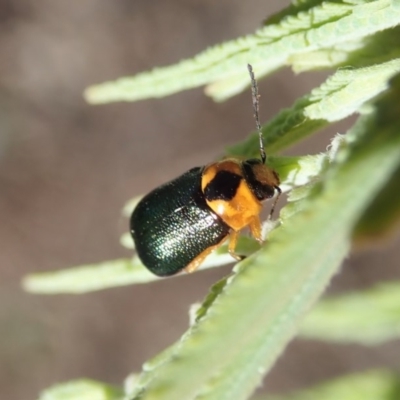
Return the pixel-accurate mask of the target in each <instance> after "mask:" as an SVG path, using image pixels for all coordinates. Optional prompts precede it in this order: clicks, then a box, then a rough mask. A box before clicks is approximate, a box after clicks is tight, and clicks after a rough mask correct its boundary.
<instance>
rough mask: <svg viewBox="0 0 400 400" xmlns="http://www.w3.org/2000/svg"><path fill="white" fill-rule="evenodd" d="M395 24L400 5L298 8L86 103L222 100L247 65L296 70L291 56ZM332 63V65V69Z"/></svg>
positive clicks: (241, 81) (117, 84)
mask: <svg viewBox="0 0 400 400" xmlns="http://www.w3.org/2000/svg"><path fill="white" fill-rule="evenodd" d="M399 24H400V7H399V5H398V1H391V0H375V1H368V0H364V1H362V0H353V1H322V0H321V1H315V2H308V3H307V4H305V3H302V2H297V3H296V4H294V5H292V6H291V7H289V8H288V9H287V10H286V11H285V12H281V13H279V14H278V15H277V16H275V17H271V18H270V19H269V24H268V25H266V26H264V27H263V28H261V29H259V30H258V31H257V32H255V34H253V35H248V36H245V37H242V38H238V39H236V40H232V41H230V42H226V43H223V44H220V45H217V46H215V47H212V48H210V49H208V50H206V51H204V52H202V53H200V54H198V55H197V56H195V57H193V58H192V59H187V60H183V61H181V62H180V63H178V64H176V65H172V66H168V67H164V68H155V69H154V70H152V71H150V72H143V73H140V74H137V75H135V76H133V77H125V78H120V79H118V80H116V81H112V82H105V83H103V84H100V85H96V86H92V87H89V88H88V89H87V90H86V92H85V97H86V99H87V100H88V101H89V102H90V103H94V104H95V103H96V104H98V103H108V102H112V101H134V100H140V99H145V98H150V97H163V96H167V95H170V94H173V93H176V92H178V91H181V90H185V89H189V88H194V87H198V86H201V85H208V87H207V89H206V93H207V94H208V95H210V96H212V97H213V98H214V99H216V100H225V99H226V98H228V97H230V96H232V95H234V94H236V93H238V92H240V91H242V90H243V89H244V88H246V87H248V85H249V79H248V74H247V71H246V68H245V66H246V64H247V63H251V64H253V67H254V69H255V72H256V75H257V76H258V77H259V78H261V77H262V76H264V75H267V74H269V73H271V72H272V71H275V70H276V69H278V68H281V67H282V66H284V65H285V64H287V63H290V62H291V59H293V60H294V62H295V63H296V65H298V61H297V60H298V58H296V59H294V58H293V56H294V55H299V57H303V54H306V53H310V52H315V51H317V50H318V49H326V48H327V47H329V48H333V47H335V46H339V45H341V44H344V43H348V42H356V41H359V40H361V39H362V38H364V37H366V36H369V35H372V34H373V33H375V32H379V31H382V30H384V29H388V28H391V27H393V26H396V25H399ZM336 63H337V61H336V59H333V61H332V62H331V65H335V64H336ZM318 66H319V65H318V64H317V65H309V67H310V68H312V67H318ZM303 69H304V68H303Z"/></svg>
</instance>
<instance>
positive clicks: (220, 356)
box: [135, 79, 400, 400]
mask: <svg viewBox="0 0 400 400" xmlns="http://www.w3.org/2000/svg"><path fill="white" fill-rule="evenodd" d="M399 98H400V79H397V80H396V81H394V82H393V88H392V90H391V91H389V92H388V93H387V94H386V95H385V96H384V97H383V98H382V99H381V100H380V101H379V103H378V106H377V112H376V113H373V114H371V115H369V116H365V117H363V118H362V119H360V121H359V122H358V123H357V124H356V126H355V127H354V128H353V129H352V130H351V132H349V134H348V135H347V136H346V137H345V140H344V141H343V142H342V144H341V146H340V148H339V149H338V150H337V152H336V153H335V159H334V160H332V162H331V164H330V167H329V168H328V169H327V170H326V173H325V177H324V180H323V181H322V182H321V183H320V184H317V185H316V186H315V187H314V190H312V191H311V193H310V195H309V197H308V198H307V200H305V201H304V202H303V208H302V210H301V211H299V212H297V213H296V214H294V215H293V216H292V217H291V221H290V224H289V223H288V224H284V225H283V226H281V227H279V228H277V229H276V230H275V231H274V232H273V234H272V235H271V239H270V241H269V242H268V244H267V245H266V246H264V247H263V248H262V249H261V251H259V252H257V253H256V254H254V255H253V256H250V257H249V258H247V259H246V260H244V261H243V262H241V263H240V264H238V265H237V267H236V268H235V274H234V275H233V276H232V277H230V278H229V279H228V280H227V282H226V284H225V285H224V286H223V287H222V289H221V290H218V291H216V295H215V296H214V297H213V298H212V301H211V302H209V303H210V304H209V305H207V304H203V312H202V314H201V315H203V316H202V317H201V318H200V319H199V320H198V322H197V323H196V324H194V325H193V326H192V327H191V328H190V329H189V331H188V332H187V333H186V334H185V335H184V336H183V337H182V339H181V341H180V342H178V343H177V344H175V345H174V346H172V347H171V348H170V349H168V350H169V351H168V352H167V353H163V355H164V356H163V357H161V358H158V359H157V360H158V361H157V362H156V363H154V364H152V363H151V362H150V363H147V364H146V368H145V372H143V375H142V377H141V379H139V383H138V388H137V392H136V393H135V394H136V395H137V396H139V397H135V399H139V398H140V399H141V400H155V399H157V400H163V399H182V400H183V399H194V398H196V399H197V400H200V399H202V400H224V399H229V400H235V399H246V398H247V397H248V396H249V394H250V393H252V392H253V390H254V389H255V388H256V387H257V385H259V383H260V380H261V378H262V375H263V374H265V373H266V372H267V371H268V370H269V369H270V368H271V366H272V365H273V363H274V362H275V360H276V358H277V357H278V356H279V354H280V353H281V352H282V351H283V349H284V347H285V346H286V344H287V343H288V341H289V340H290V339H291V338H292V337H293V336H294V334H295V332H296V329H297V326H298V325H299V324H300V322H301V320H302V318H303V317H304V315H305V313H306V311H307V310H308V309H309V308H310V306H311V305H312V304H313V303H314V302H315V301H316V299H317V298H318V297H319V296H320V294H321V293H322V292H323V290H324V289H325V287H326V285H327V284H328V282H329V280H330V279H331V277H332V276H333V275H334V274H335V273H336V272H337V271H338V269H339V267H340V264H341V262H342V260H343V258H344V257H345V256H346V254H347V251H348V246H349V242H350V238H351V235H352V230H353V228H354V226H355V224H356V223H357V221H358V219H359V218H360V216H361V214H362V213H363V211H364V210H365V208H366V207H367V205H368V204H369V203H370V202H371V200H372V199H373V198H374V197H375V196H376V194H377V193H378V192H379V190H380V188H381V187H382V186H383V185H384V184H385V182H386V181H388V179H389V177H390V176H391V174H392V173H393V172H394V171H395V169H396V168H397V167H398V165H399V163H400V135H399V134H398V132H399V131H400V120H399V119H398V117H396V113H397V108H396V104H398V100H399ZM349 199H351V201H349ZM209 299H210V298H209ZM182 377H184V379H182Z"/></svg>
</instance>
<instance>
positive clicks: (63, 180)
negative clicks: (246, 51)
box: [0, 0, 400, 400]
mask: <svg viewBox="0 0 400 400" xmlns="http://www.w3.org/2000/svg"><path fill="white" fill-rule="evenodd" d="M283 3H285V4H283ZM287 3H288V2H279V1H268V2H266V1H261V0H254V1H252V2H242V1H238V0H234V1H232V0H222V1H219V2H214V1H210V0H206V1H196V0H190V1H188V0H185V1H183V0H175V1H171V2H155V1H143V0H130V1H128V0H120V1H106V0H97V1H94V0H84V1H68V2H66V1H60V0H51V1H50V0H36V1H33V0H32V1H29V0H0V221H1V224H0V246H1V252H0V274H1V275H0V399H5V400H29V399H35V398H36V397H37V393H38V392H39V391H40V390H41V389H43V388H45V387H47V386H49V385H51V384H53V383H55V382H60V381H66V380H69V379H74V378H78V377H82V376H84V377H90V378H93V379H99V380H104V381H107V382H110V383H116V384H120V383H121V382H122V380H123V378H124V377H125V376H126V375H128V374H129V373H130V372H132V371H138V370H139V369H140V366H141V364H142V363H143V362H144V361H145V360H146V359H148V358H149V357H151V356H153V355H155V354H156V353H157V352H158V351H160V350H161V349H163V348H164V347H165V346H167V345H169V344H170V343H172V342H173V341H174V340H176V339H177V338H178V337H179V335H180V334H181V333H182V332H183V331H184V330H185V329H186V327H187V324H188V317H187V312H188V307H189V305H190V304H191V303H193V302H195V301H199V300H201V299H202V298H203V297H204V296H205V294H206V293H207V289H208V287H209V286H210V285H211V284H212V283H213V282H215V281H216V279H217V278H218V277H220V276H222V275H224V274H225V273H226V272H227V271H228V270H227V269H225V270H218V271H204V272H201V273H198V274H195V275H192V276H182V277H180V278H179V279H172V280H164V281H162V282H157V283H154V284H150V285H144V286H131V287H125V288H121V289H113V290H108V291H103V292H98V293H93V294H88V295H83V296H54V297H46V296H33V295H30V294H26V293H24V292H23V291H22V290H21V287H20V281H21V278H22V277H23V276H24V275H25V274H27V273H30V272H33V271H46V270H52V269H59V268H65V267H68V266H73V265H79V264H84V263H93V262H97V261H102V260H106V259H113V258H119V257H124V256H129V254H130V253H129V252H128V251H126V250H124V249H122V248H121V247H120V246H119V244H118V240H119V235H120V234H121V233H122V232H124V231H125V230H126V228H127V221H126V220H124V219H122V218H121V217H120V210H121V207H122V206H123V204H124V202H125V201H126V200H127V199H129V198H131V197H132V196H134V195H138V194H140V193H144V192H146V191H148V190H150V189H152V188H153V187H155V186H157V185H159V184H160V183H162V182H164V181H165V180H168V179H171V178H173V177H175V176H176V175H178V174H180V173H182V172H183V171H185V170H187V169H189V168H190V167H192V166H194V165H201V164H204V163H207V162H209V161H210V160H212V159H213V158H214V157H216V156H217V155H220V154H221V153H222V152H223V148H224V147H225V146H226V145H228V144H231V143H234V142H236V141H238V140H240V139H242V138H244V136H245V135H246V134H247V133H248V132H249V131H251V130H253V128H254V121H253V117H252V110H251V100H250V93H244V94H242V95H240V96H237V97H235V98H233V99H231V100H229V101H228V102H226V103H223V104H214V103H213V102H212V101H211V100H210V99H208V98H206V97H205V96H204V95H203V93H202V90H201V89H197V90H192V91H187V92H184V93H180V94H177V95H174V96H171V97H168V98H165V99H161V100H149V101H143V102H138V103H131V104H128V103H122V104H112V105H106V106H96V107H93V106H89V105H87V104H86V103H85V102H84V100H83V98H82V91H83V90H84V88H85V87H86V86H88V85H90V84H93V83H98V82H102V81H104V80H110V79H114V78H116V77H119V76H123V75H132V74H134V73H137V72H140V71H142V70H146V69H150V68H152V67H153V66H156V65H166V64H170V63H174V62H176V61H178V60H180V59H182V58H186V57H190V56H192V55H194V54H195V53H197V52H198V51H201V50H202V49H204V48H205V47H207V46H210V45H212V44H215V43H218V42H221V41H224V40H228V39H231V38H235V37H237V36H239V35H243V34H246V33H250V32H252V31H254V30H255V29H256V28H257V27H258V26H259V25H260V24H261V21H262V19H263V18H264V17H266V16H268V15H269V14H271V13H272V12H274V11H277V10H278V9H279V8H280V7H283V6H284V5H286V4H287ZM244 68H245V66H244ZM323 78H324V74H303V75H301V76H299V77H294V76H293V75H292V73H291V72H290V71H288V70H286V71H281V72H280V73H278V74H277V75H275V76H273V77H270V78H269V79H267V80H264V81H263V82H262V83H261V84H260V91H261V93H262V104H261V117H262V120H266V119H267V118H269V117H270V116H271V115H273V114H274V113H276V112H277V111H278V110H279V109H280V108H282V107H285V106H289V105H290V104H291V103H292V101H293V100H294V99H295V98H296V97H297V96H298V95H300V94H304V93H306V92H307V91H308V90H309V89H310V88H312V87H313V86H314V85H316V84H317V83H318V82H320V81H321V80H322V79H323ZM345 126H346V125H345V124H342V125H340V126H335V127H334V128H333V129H331V132H330V133H328V134H320V135H319V136H318V137H315V138H313V139H312V140H309V141H307V142H306V143H304V144H302V146H299V147H297V148H296V149H295V150H293V151H292V153H293V152H296V153H297V154H304V153H305V152H311V153H313V152H316V151H319V150H323V149H325V147H326V145H327V143H328V138H329V136H330V135H331V134H332V132H336V131H340V132H343V131H344V130H345ZM350 200H351V199H350ZM399 243H400V240H399V238H397V239H395V240H391V241H390V242H389V243H387V244H386V245H385V247H381V248H378V249H369V250H365V251H364V252H362V253H357V254H355V255H353V256H352V257H351V258H350V259H349V260H348V261H347V262H346V266H345V268H344V269H343V272H342V274H341V275H340V276H338V277H337V278H336V280H335V282H334V285H333V287H332V288H331V290H335V291H339V290H345V289H350V288H354V287H365V286H368V285H370V284H371V283H372V282H374V281H376V280H378V279H394V278H397V279H398V278H399V277H400V273H399V270H398V268H397V264H398V261H397V260H398V255H399V252H398V250H397V249H396V245H397V247H398V245H399ZM399 359H400V350H399V346H398V345H397V344H396V343H389V344H386V345H383V346H380V347H377V348H372V349H367V348H362V347H357V346H342V347H339V348H337V347H334V346H330V345H327V344H321V343H314V342H300V341H296V342H295V343H293V344H292V345H291V346H290V347H289V351H288V352H287V353H286V355H285V356H284V357H283V358H282V359H281V360H280V362H279V363H278V365H277V367H276V368H275V369H274V370H273V372H272V374H271V375H270V377H269V378H268V379H267V381H266V386H267V387H268V389H270V390H271V391H286V390H289V389H294V388H298V387H302V386H305V385H308V384H311V383H315V382H317V381H319V380H321V379H323V378H327V377H331V376H336V375H339V374H342V373H345V372H348V371H353V370H357V369H360V368H367V367H375V366H381V365H391V366H397V362H398V360H399Z"/></svg>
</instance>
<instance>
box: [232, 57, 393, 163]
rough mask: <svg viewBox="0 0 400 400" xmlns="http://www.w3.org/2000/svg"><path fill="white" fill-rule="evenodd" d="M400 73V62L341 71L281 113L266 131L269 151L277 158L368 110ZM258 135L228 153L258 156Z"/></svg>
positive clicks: (271, 121)
mask: <svg viewBox="0 0 400 400" xmlns="http://www.w3.org/2000/svg"><path fill="white" fill-rule="evenodd" d="M399 72H400V58H398V59H394V60H391V61H388V62H386V63H383V64H377V65H373V66H369V67H363V68H357V69H355V68H348V69H341V70H338V71H337V72H336V73H335V74H333V75H332V76H331V77H329V78H328V79H327V80H326V82H324V83H323V84H322V85H320V86H319V87H317V88H315V89H313V90H312V91H311V93H310V94H308V95H306V96H304V97H302V98H301V99H299V100H297V101H296V102H295V104H294V105H293V106H292V107H291V108H288V109H285V110H283V111H281V112H280V113H279V114H277V116H276V117H274V118H272V119H271V120H270V122H268V124H266V125H265V126H264V127H263V136H264V142H265V147H266V148H267V150H268V153H269V154H275V153H276V152H278V151H282V150H284V149H286V148H288V147H289V146H290V145H293V144H294V143H296V142H298V141H300V140H301V139H304V138H305V137H307V136H309V135H311V134H312V133H315V132H316V131H318V130H320V129H321V128H323V127H325V126H327V125H328V124H329V123H330V122H333V121H338V120H340V119H343V118H346V117H348V116H350V115H352V114H354V113H355V112H357V111H363V112H366V111H367V110H365V104H366V103H367V102H368V101H370V100H371V99H372V98H374V97H375V96H377V95H378V94H379V93H382V92H383V91H385V90H386V89H387V87H388V82H389V80H390V79H391V78H392V77H393V76H395V75H396V74H397V73H399ZM257 143H258V134H257V133H253V134H252V135H251V136H249V137H248V138H247V139H246V140H245V141H244V142H242V143H239V144H237V145H235V146H232V147H230V148H229V149H228V152H229V154H231V155H241V156H254V155H255V154H256V153H255V152H256V150H255V149H257V148H258V147H257Z"/></svg>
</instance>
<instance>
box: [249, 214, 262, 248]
mask: <svg viewBox="0 0 400 400" xmlns="http://www.w3.org/2000/svg"><path fill="white" fill-rule="evenodd" d="M249 227H250V232H251V234H252V236H253V237H254V239H256V240H257V242H259V243H262V242H263V239H262V234H261V222H260V218H259V217H258V216H255V217H254V218H253V219H252V221H251V222H250V225H249Z"/></svg>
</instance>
